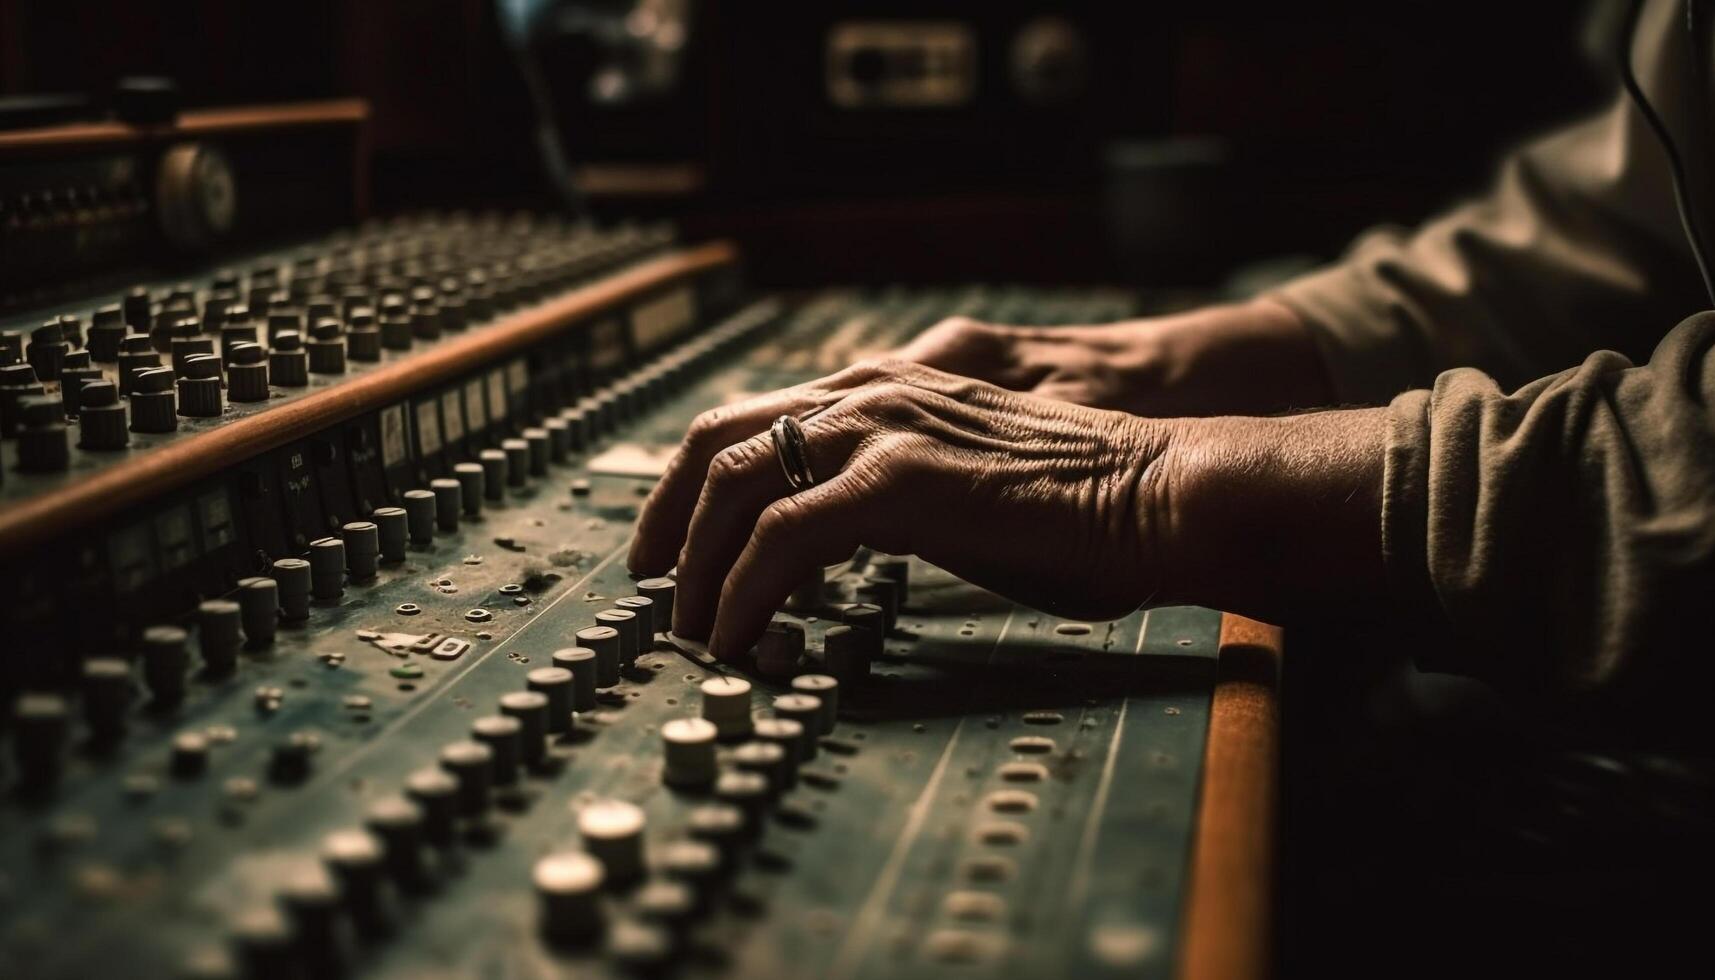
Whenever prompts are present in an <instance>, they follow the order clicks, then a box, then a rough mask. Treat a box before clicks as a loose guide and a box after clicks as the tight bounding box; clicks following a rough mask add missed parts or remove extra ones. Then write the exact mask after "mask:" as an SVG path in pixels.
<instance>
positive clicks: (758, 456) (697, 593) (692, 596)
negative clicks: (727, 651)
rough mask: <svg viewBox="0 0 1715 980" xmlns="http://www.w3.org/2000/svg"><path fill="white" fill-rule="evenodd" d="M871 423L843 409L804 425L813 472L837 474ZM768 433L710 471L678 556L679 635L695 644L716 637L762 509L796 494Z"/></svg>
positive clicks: (726, 454)
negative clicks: (728, 587) (721, 606)
mask: <svg viewBox="0 0 1715 980" xmlns="http://www.w3.org/2000/svg"><path fill="white" fill-rule="evenodd" d="M868 425H869V423H868V421H867V420H866V419H865V418H863V417H862V416H860V415H859V414H858V413H856V412H852V411H849V410H848V411H842V410H840V409H838V408H836V409H834V410H832V411H829V412H824V413H822V414H820V415H817V416H816V417H815V418H813V419H811V420H810V421H809V422H806V423H805V424H804V437H805V442H806V448H807V450H808V455H809V465H810V470H811V473H812V474H813V475H814V476H816V477H817V478H818V479H825V478H827V477H830V476H832V475H834V474H837V473H839V472H840V471H841V469H842V468H844V466H845V463H846V460H847V459H849V458H850V456H851V454H852V452H853V451H854V450H855V449H856V447H857V445H858V444H859V443H860V442H861V441H862V439H863V437H864V435H865V432H866V430H867V428H868ZM790 492H791V490H790V488H789V487H788V486H787V483H786V477H785V474H784V473H783V472H782V471H781V468H780V459H779V457H778V456H776V455H775V452H774V444H773V440H772V439H771V438H770V437H769V436H768V434H766V433H764V434H760V435H756V436H753V437H751V438H749V439H746V440H745V441H744V442H741V443H739V444H737V445H735V446H731V447H728V448H727V449H725V450H722V451H721V453H720V454H719V455H717V456H716V457H715V460H714V462H713V463H711V464H710V466H709V471H708V479H707V480H706V481H705V482H704V483H703V490H702V494H701V496H700V497H699V499H698V501H697V505H696V509H695V512H694V513H693V515H692V517H691V520H690V525H689V528H688V530H687V532H686V535H685V547H684V549H683V550H682V551H681V552H680V553H679V558H678V566H679V573H678V574H679V577H678V583H679V584H678V587H677V593H678V595H677V597H676V598H675V599H674V602H673V632H675V633H677V634H678V635H680V636H684V637H689V638H692V639H702V638H703V637H705V636H707V635H708V634H709V627H710V626H711V625H713V623H714V619H715V606H716V604H717V603H718V602H719V600H720V596H721V588H722V586H723V585H724V584H725V582H726V577H727V572H728V571H729V570H730V569H731V568H732V563H733V561H734V560H735V559H737V557H738V555H739V552H741V551H742V550H743V549H744V545H745V542H746V541H748V540H749V539H750V536H751V533H752V531H753V530H754V529H755V527H756V521H757V519H758V518H759V517H760V515H761V514H762V512H763V510H764V509H765V508H767V507H768V506H769V505H770V504H772V503H774V502H775V501H776V500H779V499H780V498H781V497H783V496H785V495H787V494H788V493H790Z"/></svg>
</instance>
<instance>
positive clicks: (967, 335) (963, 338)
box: [891, 316, 1007, 377]
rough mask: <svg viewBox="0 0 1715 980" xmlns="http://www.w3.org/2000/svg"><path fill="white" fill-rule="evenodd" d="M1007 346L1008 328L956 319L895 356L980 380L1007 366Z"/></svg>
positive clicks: (924, 334)
mask: <svg viewBox="0 0 1715 980" xmlns="http://www.w3.org/2000/svg"><path fill="white" fill-rule="evenodd" d="M1006 347H1007V344H1006V338H1005V328H1002V327H996V326H994V325H992V324H988V323H984V322H982V321H981V320H973V319H971V318H970V317H967V316H956V317H949V318H948V319H945V320H942V321H941V322H940V323H937V324H935V325H934V326H932V327H930V328H929V329H927V330H925V331H923V332H922V333H920V334H918V335H917V336H916V337H913V338H912V339H911V340H910V341H908V342H907V343H906V344H905V345H904V346H903V347H900V348H899V349H898V350H896V351H894V352H893V354H892V355H891V356H892V357H895V358H898V359H899V360H902V361H912V362H915V363H917V364H922V365H926V366H928V367H932V368H935V369H936V370H939V371H949V372H951V373H953V374H962V375H965V376H967V377H980V376H983V375H986V374H987V373H990V372H992V371H994V370H996V369H997V368H1000V367H1002V366H1003V365H1004V364H1005V362H1006V360H1007V357H1006Z"/></svg>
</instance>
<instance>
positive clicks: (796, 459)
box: [768, 415, 816, 493]
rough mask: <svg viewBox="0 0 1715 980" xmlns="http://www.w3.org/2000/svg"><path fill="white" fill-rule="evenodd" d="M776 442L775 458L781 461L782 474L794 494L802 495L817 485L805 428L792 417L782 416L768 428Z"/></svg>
mask: <svg viewBox="0 0 1715 980" xmlns="http://www.w3.org/2000/svg"><path fill="white" fill-rule="evenodd" d="M768 435H769V438H770V439H772V440H773V442H774V456H775V458H777V459H779V460H780V472H781V473H783V474H785V476H786V485H787V486H788V487H790V488H791V490H792V492H793V493H802V492H804V491H805V490H808V489H810V488H811V487H813V486H815V485H816V475H815V474H814V473H812V472H811V471H810V446H809V441H808V440H807V439H805V438H804V426H803V425H802V424H801V423H799V421H798V420H797V419H796V418H794V417H793V416H791V415H782V416H780V417H779V418H777V419H775V420H774V424H773V425H770V426H769V427H768Z"/></svg>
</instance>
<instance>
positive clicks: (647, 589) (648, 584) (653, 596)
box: [637, 577, 679, 633]
mask: <svg viewBox="0 0 1715 980" xmlns="http://www.w3.org/2000/svg"><path fill="white" fill-rule="evenodd" d="M678 591H679V583H677V582H675V581H673V580H672V579H670V578H666V577H662V578H646V579H644V580H642V581H641V582H638V583H637V594H638V595H640V596H642V597H644V598H645V599H648V600H649V601H650V603H651V606H650V609H651V610H652V611H653V612H654V619H655V623H654V631H655V632H657V633H670V632H672V631H673V597H674V596H675V595H677V594H678Z"/></svg>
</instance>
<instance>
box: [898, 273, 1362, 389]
mask: <svg viewBox="0 0 1715 980" xmlns="http://www.w3.org/2000/svg"><path fill="white" fill-rule="evenodd" d="M894 356H895V357H897V358H898V359H900V360H906V361H913V362H916V363H919V364H925V365H928V366H930V367H933V368H937V369H939V370H942V371H947V372H950V373H953V374H959V375H963V376H965V377H969V378H976V379H978V380H980V381H987V382H989V383H990V384H994V385H998V386H1000V387H1002V388H1008V389H1011V390H1013V391H1027V392H1030V393H1032V394H1035V395H1040V396H1042V397H1044V398H1054V399H1059V400H1062V401H1069V402H1073V403H1075V404H1078V405H1089V406H1092V407H1096V408H1109V409H1117V410H1119V411H1124V412H1131V413H1133V414H1137V415H1151V416H1158V417H1173V416H1188V415H1267V414H1273V413H1275V412H1280V411H1284V410H1287V409H1292V408H1312V407H1316V406H1320V405H1326V404H1329V403H1331V402H1332V401H1333V400H1334V394H1333V391H1332V388H1331V387H1330V385H1329V383H1328V381H1327V377H1326V373H1325V371H1324V369H1323V367H1322V363H1321V360H1320V358H1319V356H1318V355H1317V353H1316V350H1315V345H1314V342H1313V341H1312V340H1311V338H1310V334H1309V332H1308V331H1307V330H1306V329H1305V327H1304V326H1303V324H1302V323H1300V322H1299V320H1298V318H1297V316H1296V315H1295V314H1294V313H1293V312H1292V311H1291V310H1289V309H1287V308H1286V307H1284V306H1281V305H1279V304H1278V303H1274V302H1272V301H1268V300H1257V301H1254V302H1250V303H1244V304H1239V305H1232V306H1217V307H1209V308H1207V309H1202V310H1197V311H1195V312H1191V313H1183V314H1176V315H1173V316H1165V317H1152V318H1149V319H1144V320H1130V321H1125V322H1122V323H1109V324H1100V325H1095V326H1056V327H1017V326H1003V325H1000V324H993V323H984V322H982V321H979V320H973V319H971V318H969V317H953V318H951V319H948V320H943V321H942V322H940V323H938V324H936V325H935V326H933V327H931V328H929V329H928V330H926V331H924V332H923V333H922V334H920V335H918V336H917V337H916V338H915V339H914V340H912V341H911V342H910V343H909V344H906V345H905V346H904V347H902V348H900V349H899V350H898V351H896V352H895V354H894Z"/></svg>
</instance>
